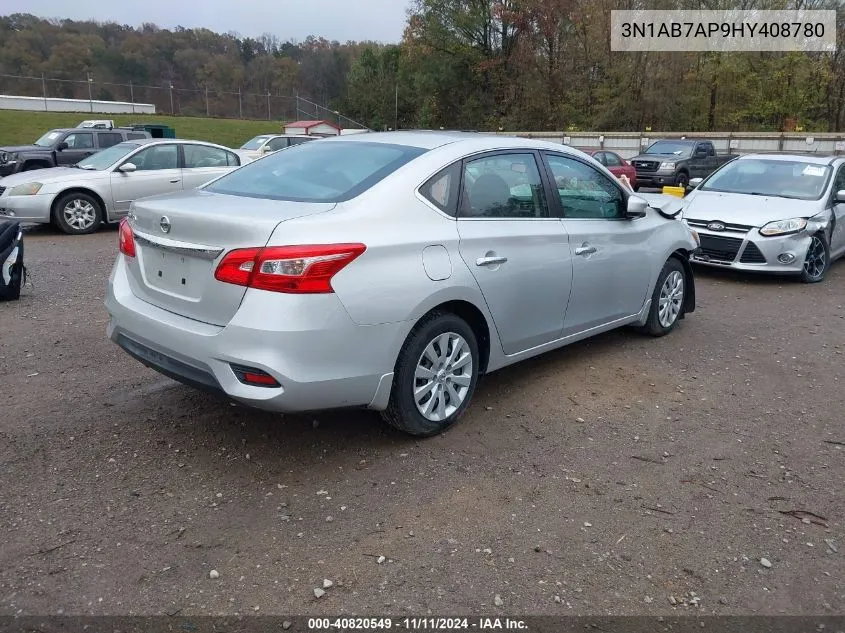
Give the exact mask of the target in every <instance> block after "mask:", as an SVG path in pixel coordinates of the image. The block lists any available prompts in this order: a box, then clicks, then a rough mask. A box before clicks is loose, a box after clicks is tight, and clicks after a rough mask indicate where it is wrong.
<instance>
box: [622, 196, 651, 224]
mask: <svg viewBox="0 0 845 633" xmlns="http://www.w3.org/2000/svg"><path fill="white" fill-rule="evenodd" d="M646 209H648V200H645V199H644V198H640V197H639V196H628V206H627V208H626V209H625V217H626V218H628V219H630V220H633V219H635V218H644V217H645V214H646Z"/></svg>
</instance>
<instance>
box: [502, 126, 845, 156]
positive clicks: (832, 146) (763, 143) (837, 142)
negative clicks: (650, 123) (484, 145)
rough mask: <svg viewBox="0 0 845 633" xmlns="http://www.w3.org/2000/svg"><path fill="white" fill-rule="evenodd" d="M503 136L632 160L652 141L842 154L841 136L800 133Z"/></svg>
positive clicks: (724, 150)
mask: <svg viewBox="0 0 845 633" xmlns="http://www.w3.org/2000/svg"><path fill="white" fill-rule="evenodd" d="M497 134H499V135H503V136H524V137H527V138H536V139H541V140H544V141H551V142H553V143H563V144H564V145H570V146H571V147H574V148H576V149H604V150H607V151H610V152H616V153H617V154H619V155H620V156H621V157H622V158H632V157H633V156H636V155H637V154H639V153H640V151H641V150H643V149H645V148H646V147H647V146H648V145H651V144H652V143H653V142H655V141H659V140H665V139H682V138H686V139H696V138H700V139H707V140H710V141H713V145H714V147H715V148H716V152H717V153H719V154H737V155H739V154H751V153H756V152H795V153H799V154H820V155H823V156H828V155H830V156H833V155H840V154H845V134H842V133H827V132H825V133H804V132H783V133H780V132H643V133H638V132H497Z"/></svg>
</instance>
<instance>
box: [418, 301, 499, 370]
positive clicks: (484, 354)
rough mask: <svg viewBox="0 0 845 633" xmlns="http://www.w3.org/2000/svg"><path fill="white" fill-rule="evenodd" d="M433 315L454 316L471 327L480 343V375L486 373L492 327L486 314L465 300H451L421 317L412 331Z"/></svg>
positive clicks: (438, 305)
mask: <svg viewBox="0 0 845 633" xmlns="http://www.w3.org/2000/svg"><path fill="white" fill-rule="evenodd" d="M433 313H440V314H444V313H445V314H454V315H455V316H457V317H460V318H461V319H463V320H464V321H466V323H467V325H469V327H470V329H472V331H473V334H475V339H476V341H477V342H478V354H479V363H480V365H479V374H483V373H484V372H486V371H487V366H488V365H489V363H490V345H491V338H490V335H491V332H490V325H489V323H488V322H487V317H485V316H484V313H483V312H482V311H481V310H480V309H479V308H478V306H476V305H475V304H473V303H472V302H470V301H467V300H465V299H450V300H448V301H443V302H442V303H439V304H437V305H436V306H434V307H432V308H430V309H429V310H427V311H426V313H425V314H423V315H421V316H420V317H419V318H418V319H417V320H416V321H415V322H414V325H413V327H412V328H411V330H413V328H414V327H416V325H417V324H418V323H419V322H421V321H423V320H424V319H426V318H428V317H429V316H430V315H431V314H433ZM406 338H407V337H406Z"/></svg>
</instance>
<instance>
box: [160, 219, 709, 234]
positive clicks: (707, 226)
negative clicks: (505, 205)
mask: <svg viewBox="0 0 845 633" xmlns="http://www.w3.org/2000/svg"><path fill="white" fill-rule="evenodd" d="M162 221H164V218H163V219H162ZM707 229H708V230H710V231H724V230H725V225H724V224H722V223H721V222H711V223H710V224H708V225H707ZM166 232H167V231H165V233H166Z"/></svg>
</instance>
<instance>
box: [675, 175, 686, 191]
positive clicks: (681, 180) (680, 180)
mask: <svg viewBox="0 0 845 633" xmlns="http://www.w3.org/2000/svg"><path fill="white" fill-rule="evenodd" d="M675 184H676V186H678V187H683V188H684V189H686V188H687V187H688V186H689V175H687V174H686V173H684V172H681V173H680V174H678V175H677V176H676V177H675Z"/></svg>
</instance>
